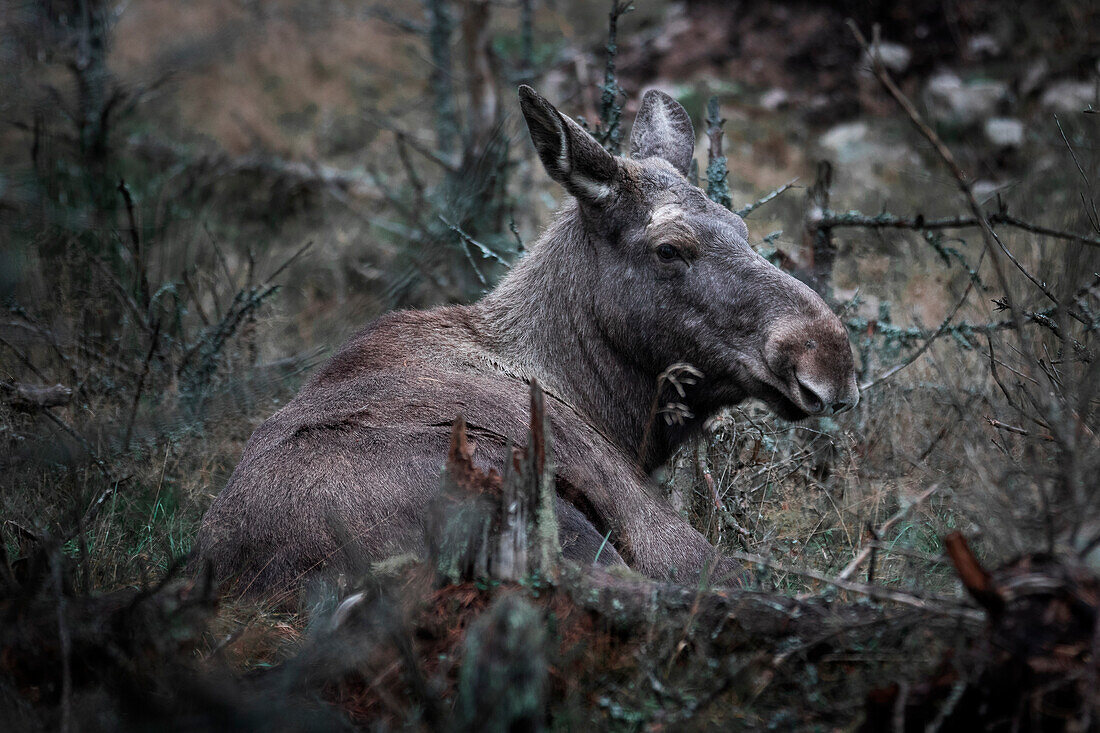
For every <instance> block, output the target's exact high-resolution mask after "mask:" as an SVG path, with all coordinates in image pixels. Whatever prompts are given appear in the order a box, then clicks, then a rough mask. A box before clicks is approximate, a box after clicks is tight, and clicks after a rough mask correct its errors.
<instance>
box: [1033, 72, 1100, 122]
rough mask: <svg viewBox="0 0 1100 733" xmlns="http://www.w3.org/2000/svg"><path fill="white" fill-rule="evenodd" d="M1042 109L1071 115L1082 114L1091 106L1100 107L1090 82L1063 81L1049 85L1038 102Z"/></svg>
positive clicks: (1094, 85) (1095, 91)
mask: <svg viewBox="0 0 1100 733" xmlns="http://www.w3.org/2000/svg"><path fill="white" fill-rule="evenodd" d="M1039 104H1041V105H1042V106H1043V107H1044V108H1046V109H1048V110H1050V111H1051V112H1060V113H1062V114H1073V113H1074V112H1083V111H1085V110H1086V109H1088V108H1089V105H1092V108H1093V109H1096V108H1098V107H1100V100H1097V89H1096V84H1094V83H1093V82H1090V81H1073V80H1063V81H1058V82H1055V83H1053V84H1051V85H1050V87H1049V88H1047V90H1046V91H1045V92H1043V96H1042V97H1041V98H1040V100H1039Z"/></svg>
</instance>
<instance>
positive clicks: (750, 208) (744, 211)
mask: <svg viewBox="0 0 1100 733" xmlns="http://www.w3.org/2000/svg"><path fill="white" fill-rule="evenodd" d="M796 183H798V178H792V179H791V180H789V181H787V182H786V183H784V184H783V185H782V186H780V187H779V188H777V189H775V190H774V191H772V192H771V193H769V194H767V195H766V196H764V197H763V198H760V199H757V200H756V201H753V202H752V203H751V204H748V205H746V206H743V207H742V208H740V209H738V210H737V211H735V212H733V213H735V214H737V215H738V216H740V217H742V218H743V217H746V216H748V215H749V214H751V213H752V212H754V211H756V210H757V209H759V208H760V207H761V206H763V205H764V204H766V203H769V202H770V201H772V200H773V199H776V198H778V197H779V196H782V195H783V194H784V193H785V192H786V191H787V190H788V189H789V188H791V187H792V186H793V185H794V184H796Z"/></svg>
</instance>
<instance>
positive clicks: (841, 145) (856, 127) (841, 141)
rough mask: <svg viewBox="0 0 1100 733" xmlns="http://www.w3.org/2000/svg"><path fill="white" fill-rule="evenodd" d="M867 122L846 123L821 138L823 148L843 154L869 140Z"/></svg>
mask: <svg viewBox="0 0 1100 733" xmlns="http://www.w3.org/2000/svg"><path fill="white" fill-rule="evenodd" d="M868 129H869V128H868V127H867V123H866V122H845V123H843V124H840V125H837V126H836V127H834V128H832V129H830V130H829V131H828V132H826V133H825V134H824V135H822V136H821V146H822V147H824V148H828V149H829V150H832V151H833V152H835V153H838V154H841V155H842V157H843V153H844V151H846V150H848V149H850V148H852V147H853V146H855V145H858V144H859V143H862V142H863V141H864V140H865V139H866V138H867V131H868Z"/></svg>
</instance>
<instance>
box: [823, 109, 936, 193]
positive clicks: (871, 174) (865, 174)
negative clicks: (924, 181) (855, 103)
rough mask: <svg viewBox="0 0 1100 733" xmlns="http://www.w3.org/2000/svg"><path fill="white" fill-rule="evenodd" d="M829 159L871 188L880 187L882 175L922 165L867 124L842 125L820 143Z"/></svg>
mask: <svg viewBox="0 0 1100 733" xmlns="http://www.w3.org/2000/svg"><path fill="white" fill-rule="evenodd" d="M818 143H819V144H820V145H821V147H822V148H823V149H824V151H825V152H826V154H827V156H826V157H828V158H830V159H831V160H832V161H833V162H834V163H836V164H837V165H839V166H841V167H842V168H844V169H846V170H847V171H848V172H849V173H850V174H851V175H852V176H853V177H854V178H856V179H857V180H860V181H863V182H864V183H865V184H866V185H868V186H875V185H877V184H878V183H879V182H881V181H880V179H881V177H882V176H883V175H887V176H889V175H891V174H890V173H889V172H890V171H894V172H895V173H894V174H893V175H896V171H897V170H899V169H901V168H905V167H908V166H912V165H918V164H919V162H920V161H919V158H918V157H917V155H916V154H915V153H914V152H913V151H912V149H911V148H909V147H908V146H907V145H905V144H903V143H902V142H901V141H899V140H897V139H895V137H894V136H892V135H890V134H889V133H888V132H887V131H886V130H883V129H880V128H877V127H872V126H870V125H869V124H868V123H867V122H866V121H863V120H860V121H857V122H845V123H842V124H839V125H837V126H835V127H833V128H831V129H830V130H828V131H827V132H826V133H825V134H824V135H822V136H821V137H820V138H819V139H818Z"/></svg>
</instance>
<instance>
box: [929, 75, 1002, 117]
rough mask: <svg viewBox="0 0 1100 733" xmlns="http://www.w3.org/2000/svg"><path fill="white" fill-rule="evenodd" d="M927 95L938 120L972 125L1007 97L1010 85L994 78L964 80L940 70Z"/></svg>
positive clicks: (932, 112) (990, 115)
mask: <svg viewBox="0 0 1100 733" xmlns="http://www.w3.org/2000/svg"><path fill="white" fill-rule="evenodd" d="M924 98H925V103H926V104H927V105H928V111H929V114H930V115H931V117H932V119H933V120H935V121H936V122H937V123H939V124H944V125H951V126H954V127H972V126H975V125H977V124H979V123H980V122H982V120H985V119H987V118H989V117H992V116H993V115H994V114H995V113H996V111H997V107H998V106H999V105H1000V104H1001V103H1002V102H1004V101H1005V100H1007V99H1008V85H1007V84H1005V83H1004V82H1002V81H995V80H984V81H973V82H967V83H963V81H962V79H960V78H959V77H958V76H957V75H956V74H954V73H952V72H950V71H941V72H939V73H938V74H936V75H934V76H933V77H932V78H931V79H929V80H928V84H927V85H926V86H925V89H924Z"/></svg>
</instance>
